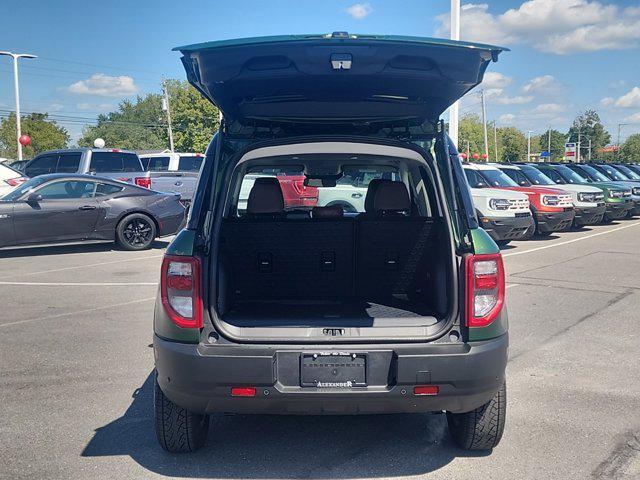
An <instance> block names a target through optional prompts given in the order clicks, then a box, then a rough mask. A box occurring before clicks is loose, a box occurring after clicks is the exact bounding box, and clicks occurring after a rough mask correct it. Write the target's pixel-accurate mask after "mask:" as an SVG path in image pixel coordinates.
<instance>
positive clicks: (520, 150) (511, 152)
mask: <svg viewBox="0 0 640 480" xmlns="http://www.w3.org/2000/svg"><path fill="white" fill-rule="evenodd" d="M498 144H499V145H500V146H501V148H502V154H501V161H503V162H517V161H521V160H525V159H526V156H527V139H526V138H525V136H524V134H523V133H522V132H521V131H520V130H518V129H517V128H515V127H502V128H499V129H498Z"/></svg>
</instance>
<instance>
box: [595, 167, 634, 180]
mask: <svg viewBox="0 0 640 480" xmlns="http://www.w3.org/2000/svg"><path fill="white" fill-rule="evenodd" d="M598 170H600V171H603V172H604V174H605V175H606V176H607V177H609V178H610V179H612V180H629V177H627V176H626V175H625V174H624V173H622V172H621V171H619V170H618V169H616V168H613V167H612V166H610V165H602V166H600V167H599V168H598Z"/></svg>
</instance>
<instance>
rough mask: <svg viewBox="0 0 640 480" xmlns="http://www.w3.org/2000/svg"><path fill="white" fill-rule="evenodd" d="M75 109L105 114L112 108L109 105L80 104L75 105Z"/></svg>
mask: <svg viewBox="0 0 640 480" xmlns="http://www.w3.org/2000/svg"><path fill="white" fill-rule="evenodd" d="M76 108H77V109H78V110H92V111H94V112H107V111H109V110H111V109H112V108H114V107H113V105H111V104H110V103H97V104H96V103H88V102H81V103H78V104H77V105H76Z"/></svg>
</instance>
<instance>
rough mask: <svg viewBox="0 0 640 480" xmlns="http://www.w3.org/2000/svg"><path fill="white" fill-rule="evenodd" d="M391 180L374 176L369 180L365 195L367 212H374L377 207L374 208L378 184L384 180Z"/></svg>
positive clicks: (365, 209)
mask: <svg viewBox="0 0 640 480" xmlns="http://www.w3.org/2000/svg"><path fill="white" fill-rule="evenodd" d="M388 181H390V180H383V179H382V178H374V179H373V180H371V181H370V182H369V185H368V186H367V195H366V196H365V197H364V211H365V212H367V213H373V212H374V211H375V209H374V208H373V201H374V200H375V197H376V190H377V189H378V186H379V185H380V183H382V182H388Z"/></svg>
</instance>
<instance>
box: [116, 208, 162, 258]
mask: <svg viewBox="0 0 640 480" xmlns="http://www.w3.org/2000/svg"><path fill="white" fill-rule="evenodd" d="M156 235H157V229H156V224H155V222H154V221H153V220H152V219H151V217H149V216H148V215H145V214H144V213H132V214H130V215H127V216H126V217H124V218H123V219H122V220H120V223H118V226H117V227H116V243H117V244H118V245H119V246H120V247H121V248H123V249H124V250H146V249H148V248H150V247H151V244H152V243H153V241H154V240H155V238H156Z"/></svg>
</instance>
